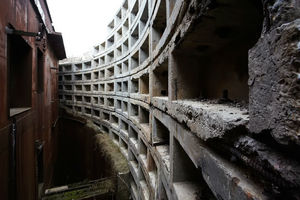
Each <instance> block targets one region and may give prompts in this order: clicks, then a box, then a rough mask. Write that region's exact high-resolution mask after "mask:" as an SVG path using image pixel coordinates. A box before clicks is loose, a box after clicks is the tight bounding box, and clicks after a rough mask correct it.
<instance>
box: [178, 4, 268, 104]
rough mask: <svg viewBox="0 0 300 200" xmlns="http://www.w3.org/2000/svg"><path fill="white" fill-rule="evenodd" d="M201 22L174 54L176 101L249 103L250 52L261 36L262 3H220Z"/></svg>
mask: <svg viewBox="0 0 300 200" xmlns="http://www.w3.org/2000/svg"><path fill="white" fill-rule="evenodd" d="M199 18H200V19H199V20H196V21H197V22H195V24H193V25H192V27H191V29H193V31H191V33H188V34H187V36H186V37H185V38H184V39H183V40H182V43H180V44H179V45H178V47H177V48H176V50H175V51H174V54H173V61H174V62H175V63H174V65H173V66H174V67H175V69H174V71H175V72H176V73H177V80H176V81H175V84H176V85H175V86H174V87H175V88H176V97H175V98H176V99H195V98H204V99H219V98H223V97H224V96H225V97H226V96H228V98H229V99H231V100H237V101H246V102H248V91H249V89H248V84H247V81H248V50H249V49H250V48H251V47H252V46H253V45H254V44H255V43H256V42H257V40H258V38H259V37H260V34H261V29H262V22H263V11H262V5H261V2H260V1H259V0H253V1H252V0H251V1H250V0H245V1H238V0H230V1H226V3H222V2H221V1H218V3H216V4H215V7H214V8H211V10H209V11H208V13H205V16H203V15H202V16H200V17H199ZM227 94H228V95H227Z"/></svg>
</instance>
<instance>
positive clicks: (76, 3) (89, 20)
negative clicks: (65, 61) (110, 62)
mask: <svg viewBox="0 0 300 200" xmlns="http://www.w3.org/2000/svg"><path fill="white" fill-rule="evenodd" d="M122 2H123V0H47V3H48V6H49V9H50V13H51V17H52V21H53V25H54V28H55V31H57V32H61V33H62V34H63V39H64V44H65V49H66V53H67V56H68V57H73V56H81V55H82V54H83V53H85V52H87V51H88V50H90V49H91V48H92V47H93V46H94V45H96V44H100V43H101V42H102V41H104V39H105V38H106V36H107V34H108V33H107V25H108V23H109V22H110V21H111V20H112V19H113V17H114V16H115V15H116V13H117V11H118V9H119V8H120V7H121V4H122Z"/></svg>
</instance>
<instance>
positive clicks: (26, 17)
mask: <svg viewBox="0 0 300 200" xmlns="http://www.w3.org/2000/svg"><path fill="white" fill-rule="evenodd" d="M40 3H41V8H42V9H43V12H44V14H45V22H46V26H47V30H50V31H51V32H53V31H54V29H53V27H52V25H51V19H50V14H49V13H48V12H49V10H48V9H47V6H46V2H44V0H43V1H42V0H40ZM38 15H39V14H38V13H37V10H36V9H35V7H34V5H33V4H32V2H31V0H1V2H0V29H1V30H5V27H6V26H7V25H11V26H12V27H13V28H15V29H16V30H21V31H25V32H39V31H40V29H41V26H40V23H41V21H39V17H38ZM43 34H44V36H45V37H44V39H43V40H41V41H36V39H35V38H34V37H23V39H24V40H26V41H27V43H28V44H29V45H30V47H31V48H32V57H31V58H32V65H31V71H32V74H31V82H32V85H31V91H32V92H31V96H32V98H31V99H32V100H31V109H30V110H29V111H27V112H24V113H22V114H19V115H17V116H15V118H16V121H17V123H16V127H17V132H16V136H17V141H16V152H17V153H16V165H17V167H16V174H17V180H16V185H17V190H16V199H20V200H21V199H22V200H26V199H28V200H34V199H37V177H36V153H35V145H34V144H35V140H37V139H39V140H42V141H43V142H44V143H45V151H44V166H53V162H54V158H55V152H56V151H54V150H53V149H54V147H55V135H56V134H53V133H52V129H51V126H52V122H53V120H55V119H56V118H57V115H58V112H57V106H58V104H57V102H54V103H53V97H54V96H56V95H57V90H56V89H54V88H53V87H56V86H57V83H56V82H57V77H56V73H51V70H50V68H51V67H53V66H57V65H58V64H57V63H58V60H57V57H56V56H54V55H55V54H54V52H52V51H53V50H52V49H51V48H49V49H48V46H49V43H48V42H47V37H46V32H45V31H44V33H43ZM54 42H55V41H54ZM57 42H61V40H59V41H57ZM60 47H63V45H60ZM37 48H39V49H40V50H41V51H43V53H44V57H45V58H47V59H48V61H45V62H44V66H43V67H44V74H43V76H44V79H43V80H44V81H43V83H42V84H43V85H44V86H43V88H44V90H43V92H41V93H38V92H37V84H38V81H37V80H38V79H37V76H38V73H37V67H38V65H37ZM8 59H9V58H8V57H7V35H6V33H5V31H1V32H0V159H1V164H0V176H1V178H0V196H1V199H3V200H6V199H9V195H10V194H12V192H11V191H13V190H12V188H10V184H9V179H10V176H9V174H10V170H13V169H11V168H10V167H9V166H10V161H9V159H10V156H9V154H10V151H11V146H10V145H9V134H10V131H11V124H12V118H10V117H9V115H8V110H9V102H8V85H9V80H8V76H7V75H8V64H7V60H8ZM19 89H20V90H22V88H19ZM52 93H55V94H52ZM54 99H57V97H55V98H54ZM52 170H53V169H52V167H46V169H45V172H44V182H45V183H47V184H48V185H49V184H50V183H51V176H52ZM47 184H46V185H47ZM10 199H11V198H10Z"/></svg>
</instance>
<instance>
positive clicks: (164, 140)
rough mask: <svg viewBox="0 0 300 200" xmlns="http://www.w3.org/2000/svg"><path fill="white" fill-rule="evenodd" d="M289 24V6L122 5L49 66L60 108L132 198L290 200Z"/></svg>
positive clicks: (293, 179)
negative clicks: (109, 158) (73, 51)
mask: <svg viewBox="0 0 300 200" xmlns="http://www.w3.org/2000/svg"><path fill="white" fill-rule="evenodd" d="M299 25H300V21H299V3H297V1H293V0H292V1H260V0H243V1H240V0H216V1H211V0H208V1H204V0H203V1H199V0H188V1H183V0H126V1H124V2H123V4H122V6H121V8H120V10H119V11H118V12H117V14H116V16H115V18H114V19H112V21H111V23H110V24H109V25H108V28H109V29H110V33H109V35H108V37H107V39H106V40H105V41H103V42H101V43H99V44H97V45H95V46H94V47H93V51H91V52H90V53H89V54H88V55H86V56H84V57H83V58H69V59H66V60H63V61H61V62H60V66H59V94H60V95H59V98H60V102H61V104H64V105H65V106H66V107H68V108H69V109H71V110H72V111H73V112H74V113H77V114H80V115H82V116H83V117H85V118H88V119H90V120H91V121H93V123H94V124H95V125H97V126H98V127H99V129H100V130H101V131H102V132H103V133H104V134H109V135H110V136H111V138H112V140H113V141H114V142H115V144H116V145H118V146H119V148H120V151H121V152H122V153H123V155H124V156H125V157H126V158H127V159H128V165H129V168H130V177H129V181H128V183H129V185H130V190H131V195H132V197H133V199H178V200H182V199H223V200H229V199H232V200H233V199H235V200H242V199H278V198H279V199H280V198H282V197H283V196H282V195H284V197H288V198H287V199H293V198H294V199H297V198H298V197H299V196H298V194H297V192H296V191H297V190H296V191H295V188H299V185H300V170H299V169H300V168H299V158H296V157H294V156H293V154H294V153H293V152H299V144H300V140H299V116H300V111H299V104H297V102H298V100H299V91H300V90H299V35H300V34H299ZM297 27H298V28H297ZM297 99H298V100H297ZM286 153H287V154H286ZM278 191H279V192H278ZM290 191H291V192H290ZM298 192H299V190H298Z"/></svg>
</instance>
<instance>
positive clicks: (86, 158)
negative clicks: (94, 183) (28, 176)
mask: <svg viewBox="0 0 300 200" xmlns="http://www.w3.org/2000/svg"><path fill="white" fill-rule="evenodd" d="M58 125H59V128H58V129H59V134H58V150H57V161H56V163H55V166H54V168H55V171H54V177H53V185H55V186H61V185H67V184H71V183H76V182H82V181H85V180H95V179H100V178H104V177H110V176H112V173H113V172H112V168H111V165H110V162H108V161H107V160H106V159H105V157H104V156H103V154H102V153H101V151H100V149H99V148H97V146H96V143H95V140H96V138H95V137H94V136H95V133H94V131H92V130H91V129H89V128H87V127H86V126H85V125H84V124H81V123H80V122H78V121H76V120H73V119H72V118H61V119H60V120H59V124H58Z"/></svg>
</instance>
